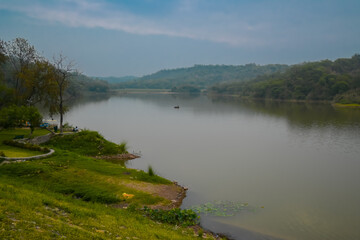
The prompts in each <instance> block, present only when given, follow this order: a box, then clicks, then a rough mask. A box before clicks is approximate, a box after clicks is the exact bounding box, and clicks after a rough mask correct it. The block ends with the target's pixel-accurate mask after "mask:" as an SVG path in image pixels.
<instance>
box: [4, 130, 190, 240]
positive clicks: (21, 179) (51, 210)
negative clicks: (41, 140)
mask: <svg viewBox="0 0 360 240" xmlns="http://www.w3.org/2000/svg"><path fill="white" fill-rule="evenodd" d="M9 134H10V133H9ZM11 134H14V135H16V134H19V131H18V130H16V133H11ZM11 134H10V135H11ZM87 134H89V135H91V136H93V135H94V134H93V133H92V132H90V133H87ZM71 136H72V137H74V138H76V136H75V135H71ZM2 137H3V136H2ZM83 137H84V136H83ZM80 139H81V138H80ZM77 140H79V139H77ZM81 141H85V140H81ZM102 141H103V140H102ZM57 144H59V145H57ZM66 144H68V142H67V140H66V141H62V140H60V141H53V142H52V145H51V146H52V147H53V148H54V149H55V151H56V152H55V154H53V155H52V156H50V157H48V158H45V159H38V160H34V161H27V162H21V163H12V164H4V165H2V166H0V239H60V238H65V237H66V238H67V239H127V238H128V239H195V238H196V237H194V231H193V230H192V229H189V228H183V227H176V226H174V225H169V224H165V223H161V224H160V223H156V222H154V221H152V220H151V219H149V218H147V217H144V213H142V212H139V211H131V210H130V209H129V210H125V209H119V208H114V207H112V206H115V205H117V204H120V205H121V204H128V205H129V206H144V205H147V206H149V205H152V204H168V203H170V202H169V200H167V199H163V198H161V197H158V196H153V195H151V194H148V193H146V192H142V191H140V190H136V189H135V188H131V187H128V185H127V184H126V183H139V184H141V183H142V182H149V183H153V184H158V183H162V184H169V183H171V182H170V181H169V180H166V179H163V178H161V177H159V176H149V175H148V173H146V172H143V171H139V170H135V169H128V168H126V167H123V166H121V165H117V164H113V163H109V162H106V161H104V160H101V159H95V158H92V157H87V156H84V155H83V154H80V153H84V152H85V149H86V147H85V146H82V147H81V148H80V150H76V149H75V150H74V152H73V151H69V150H63V148H65V146H66ZM105 144H107V142H105ZM90 145H91V144H90ZM123 193H127V194H133V195H134V197H133V198H130V199H125V198H124V197H123Z"/></svg>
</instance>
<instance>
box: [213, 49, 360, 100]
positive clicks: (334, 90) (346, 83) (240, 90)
mask: <svg viewBox="0 0 360 240" xmlns="http://www.w3.org/2000/svg"><path fill="white" fill-rule="evenodd" d="M209 92H210V93H214V94H231V95H239V96H244V97H251V98H263V99H265V98H266V99H296V100H334V101H335V102H339V103H343V104H346V103H357V104H360V55H359V54H355V55H354V56H353V57H352V58H339V59H337V60H335V61H330V60H323V61H319V62H309V63H303V64H297V65H293V66H291V67H290V68H288V69H287V70H286V71H283V72H277V73H271V74H266V75H259V76H257V77H256V78H254V79H252V80H249V81H245V82H244V81H243V82H234V83H223V84H218V85H215V86H212V87H211V88H210V89H209Z"/></svg>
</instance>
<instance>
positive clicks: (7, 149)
mask: <svg viewBox="0 0 360 240" xmlns="http://www.w3.org/2000/svg"><path fill="white" fill-rule="evenodd" d="M48 133H49V131H47V130H45V129H36V130H35V131H34V133H33V135H32V137H37V136H42V135H46V134H48ZM29 134H30V129H27V128H17V129H11V130H8V129H6V130H0V151H2V152H3V153H4V154H5V156H6V157H30V156H35V155H40V154H44V153H43V152H40V151H31V150H28V149H23V148H18V147H13V146H8V145H5V144H3V141H4V140H10V139H13V138H14V137H15V136H17V135H24V137H28V136H29Z"/></svg>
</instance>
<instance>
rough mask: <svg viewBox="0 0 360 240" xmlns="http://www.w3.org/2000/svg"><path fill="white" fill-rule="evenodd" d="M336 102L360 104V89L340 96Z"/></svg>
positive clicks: (337, 96) (336, 98)
mask: <svg viewBox="0 0 360 240" xmlns="http://www.w3.org/2000/svg"><path fill="white" fill-rule="evenodd" d="M334 100H335V102H337V103H341V104H350V103H355V104H360V88H356V89H353V90H349V91H347V92H345V93H342V94H338V95H336V96H335V98H334Z"/></svg>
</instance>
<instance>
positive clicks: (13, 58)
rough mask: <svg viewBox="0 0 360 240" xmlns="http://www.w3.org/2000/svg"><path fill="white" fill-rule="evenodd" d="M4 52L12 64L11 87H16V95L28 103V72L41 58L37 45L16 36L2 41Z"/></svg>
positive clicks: (21, 100)
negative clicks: (26, 93)
mask: <svg viewBox="0 0 360 240" xmlns="http://www.w3.org/2000/svg"><path fill="white" fill-rule="evenodd" d="M1 45H2V52H3V54H4V55H5V56H6V57H7V61H8V62H9V63H10V66H11V68H12V69H11V70H12V72H11V74H12V78H11V83H10V87H12V88H14V91H15V97H16V98H18V100H19V101H20V102H22V103H24V102H25V103H26V101H27V100H28V99H26V97H25V92H26V86H25V85H26V81H27V80H28V79H27V78H28V75H27V74H26V72H28V71H29V68H32V67H33V64H35V63H36V61H39V60H40V59H41V57H40V55H39V54H38V53H37V51H36V50H35V47H34V46H32V45H30V44H29V42H28V41H27V40H26V39H24V38H15V39H14V40H12V41H9V42H4V41H2V43H1Z"/></svg>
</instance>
